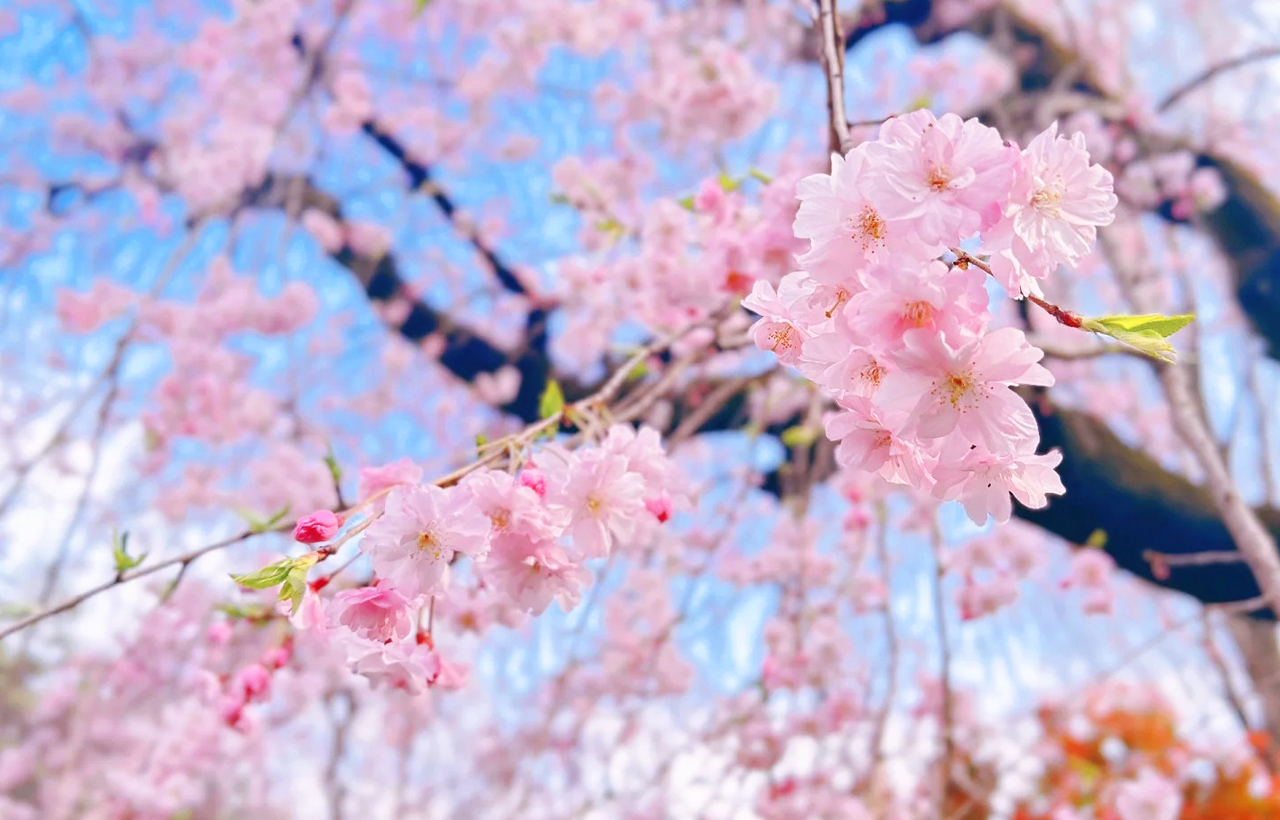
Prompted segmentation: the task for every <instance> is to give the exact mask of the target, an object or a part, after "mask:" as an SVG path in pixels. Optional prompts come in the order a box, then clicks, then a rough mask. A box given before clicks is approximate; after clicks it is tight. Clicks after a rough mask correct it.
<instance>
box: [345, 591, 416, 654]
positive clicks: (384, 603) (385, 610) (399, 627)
mask: <svg viewBox="0 0 1280 820" xmlns="http://www.w3.org/2000/svg"><path fill="white" fill-rule="evenodd" d="M328 616H329V620H330V622H331V623H332V624H333V625H334V626H345V627H347V628H348V629H350V630H351V631H352V632H354V633H355V634H356V635H359V636H360V637H361V638H365V639H367V640H370V641H375V642H379V643H386V642H387V641H392V640H402V639H404V638H407V637H408V636H409V633H410V632H412V631H413V626H414V613H413V611H412V610H411V608H410V606H409V602H408V601H407V600H405V598H404V596H403V595H401V594H400V593H399V592H398V591H396V590H395V589H394V588H392V587H390V586H388V585H385V584H377V585H375V586H369V587H361V588H360V589H344V590H342V591H341V592H338V593H336V594H335V595H334V596H333V598H332V599H331V600H330V601H329V606H328Z"/></svg>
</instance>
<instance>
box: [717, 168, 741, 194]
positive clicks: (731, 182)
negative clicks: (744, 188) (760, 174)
mask: <svg viewBox="0 0 1280 820" xmlns="http://www.w3.org/2000/svg"><path fill="white" fill-rule="evenodd" d="M741 185H742V180H740V179H734V178H733V177H731V176H729V175H728V174H726V173H725V172H724V171H721V172H720V187H721V188H722V189H724V190H726V191H736V190H737V189H738V188H739V187H740V186H741Z"/></svg>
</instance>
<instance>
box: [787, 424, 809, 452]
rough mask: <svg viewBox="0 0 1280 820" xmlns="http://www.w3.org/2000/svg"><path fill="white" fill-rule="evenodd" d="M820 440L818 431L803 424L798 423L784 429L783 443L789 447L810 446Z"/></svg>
mask: <svg viewBox="0 0 1280 820" xmlns="http://www.w3.org/2000/svg"><path fill="white" fill-rule="evenodd" d="M817 440H818V431H817V430H815V429H813V428H812V427H806V426H805V425H803V424H796V425H794V426H792V427H788V428H787V429H785V430H783V431H782V443H783V444H785V445H787V446H788V447H808V446H809V445H810V444H813V443H814V442H815V441H817Z"/></svg>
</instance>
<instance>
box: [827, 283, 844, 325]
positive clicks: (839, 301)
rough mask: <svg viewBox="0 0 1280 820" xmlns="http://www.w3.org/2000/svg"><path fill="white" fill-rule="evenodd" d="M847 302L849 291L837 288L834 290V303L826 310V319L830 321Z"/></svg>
mask: <svg viewBox="0 0 1280 820" xmlns="http://www.w3.org/2000/svg"><path fill="white" fill-rule="evenodd" d="M847 301H849V291H848V290H846V289H845V288H838V289H837V290H836V303H835V304H834V305H832V306H831V307H830V309H828V310H827V318H828V319H830V318H831V315H832V314H833V313H835V312H836V311H837V310H839V309H840V306H841V305H843V304H844V303H845V302H847Z"/></svg>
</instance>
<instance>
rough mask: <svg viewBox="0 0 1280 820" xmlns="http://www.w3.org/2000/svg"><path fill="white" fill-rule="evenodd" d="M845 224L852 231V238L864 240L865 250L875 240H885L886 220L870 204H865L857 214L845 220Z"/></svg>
mask: <svg viewBox="0 0 1280 820" xmlns="http://www.w3.org/2000/svg"><path fill="white" fill-rule="evenodd" d="M845 224H846V226H847V227H848V229H849V231H850V232H851V238H853V239H858V240H861V241H862V247H863V249H864V250H865V249H866V247H867V246H868V245H870V244H871V243H873V242H883V241H884V234H885V224H884V220H883V219H881V218H880V214H878V213H876V209H875V208H872V207H871V206H870V205H867V206H865V207H864V208H863V209H862V212H861V213H859V214H858V215H857V216H851V217H849V218H848V219H847V220H845Z"/></svg>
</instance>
